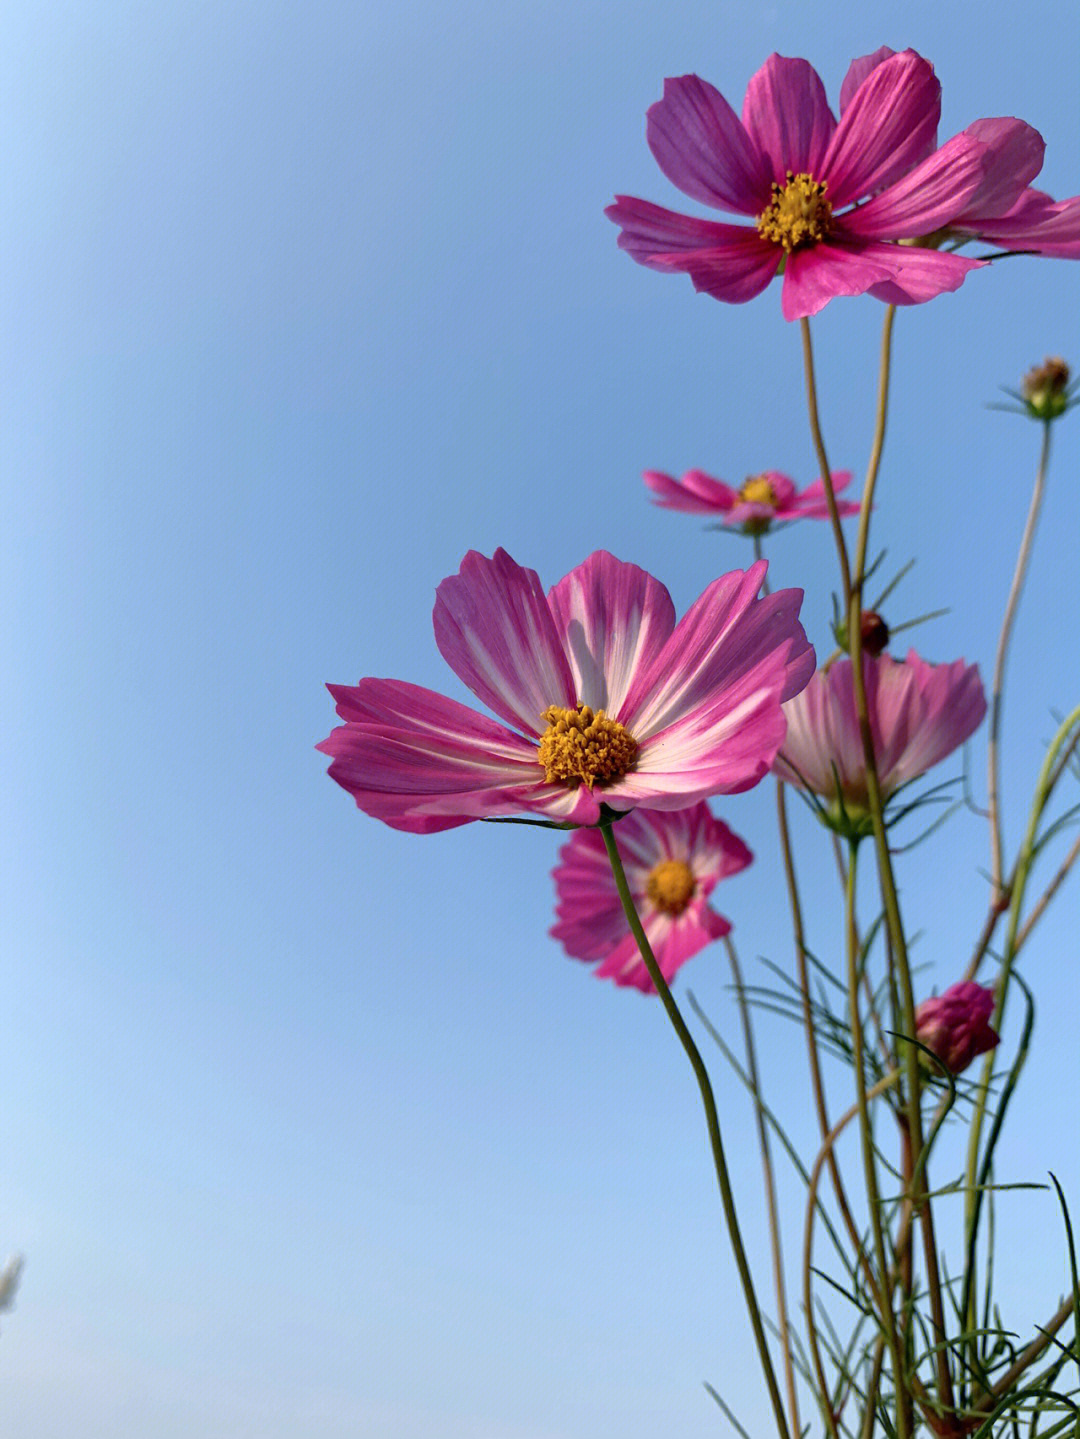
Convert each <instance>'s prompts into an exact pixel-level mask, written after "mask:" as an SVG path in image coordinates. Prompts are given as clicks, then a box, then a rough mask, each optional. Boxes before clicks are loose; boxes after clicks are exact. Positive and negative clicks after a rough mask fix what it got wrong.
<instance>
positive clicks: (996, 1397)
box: [974, 1295, 1075, 1414]
mask: <svg viewBox="0 0 1080 1439" xmlns="http://www.w3.org/2000/svg"><path fill="white" fill-rule="evenodd" d="M1074 1309H1075V1305H1074V1303H1073V1298H1072V1296H1071V1295H1070V1296H1069V1298H1068V1299H1066V1300H1065V1302H1064V1303H1063V1304H1062V1305H1061V1307H1060V1308H1059V1309H1058V1311H1057V1313H1056V1314H1054V1315H1053V1317H1052V1318H1050V1319H1049V1320H1047V1322H1046V1323H1045V1324H1042V1325H1040V1326H1039V1327H1040V1333H1039V1337H1038V1338H1037V1339H1033V1340H1032V1341H1031V1343H1030V1344H1029V1345H1028V1346H1027V1348H1026V1349H1025V1350H1023V1351H1022V1352H1021V1354H1020V1356H1019V1358H1018V1359H1017V1360H1016V1362H1015V1363H1014V1364H1010V1365H1009V1367H1008V1369H1006V1371H1005V1373H1004V1374H1003V1375H1002V1376H1001V1378H1000V1379H998V1380H997V1381H996V1383H995V1384H994V1386H993V1388H992V1389H991V1390H989V1392H988V1393H987V1394H985V1395H984V1396H983V1397H982V1398H981V1399H980V1400H979V1401H978V1403H977V1404H976V1405H975V1406H974V1407H975V1410H976V1411H977V1412H978V1413H979V1414H985V1413H988V1412H989V1411H990V1410H991V1409H993V1408H994V1407H995V1405H997V1404H998V1403H1000V1401H1001V1400H1002V1399H1003V1398H1004V1397H1005V1395H1007V1394H1008V1392H1009V1390H1010V1389H1011V1388H1012V1387H1013V1385H1014V1384H1015V1383H1016V1381H1017V1380H1018V1379H1019V1378H1020V1377H1021V1375H1023V1374H1024V1373H1025V1372H1026V1371H1027V1370H1028V1369H1030V1368H1031V1366H1032V1365H1033V1364H1034V1363H1035V1361H1036V1360H1037V1359H1038V1358H1039V1356H1040V1355H1042V1354H1045V1353H1046V1351H1047V1349H1049V1348H1050V1345H1051V1344H1052V1343H1053V1342H1054V1335H1055V1334H1056V1333H1057V1332H1058V1330H1059V1329H1060V1328H1061V1326H1062V1325H1063V1324H1064V1323H1065V1321H1066V1320H1067V1319H1068V1318H1069V1316H1070V1315H1071V1314H1072V1313H1073V1311H1074Z"/></svg>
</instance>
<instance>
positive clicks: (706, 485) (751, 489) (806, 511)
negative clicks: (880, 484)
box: [644, 470, 859, 535]
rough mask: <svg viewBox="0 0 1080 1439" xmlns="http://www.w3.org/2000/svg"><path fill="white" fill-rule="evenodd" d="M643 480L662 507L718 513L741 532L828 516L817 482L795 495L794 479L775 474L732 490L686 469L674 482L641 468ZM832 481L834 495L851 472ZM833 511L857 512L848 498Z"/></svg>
mask: <svg viewBox="0 0 1080 1439" xmlns="http://www.w3.org/2000/svg"><path fill="white" fill-rule="evenodd" d="M644 479H645V483H646V484H647V485H648V487H649V489H650V490H652V492H653V494H654V495H655V496H656V503H657V504H658V505H660V506H661V508H662V509H665V510H684V511H685V512H686V513H687V514H691V515H719V516H720V517H721V518H722V520H723V523H724V525H725V527H727V528H729V529H739V528H741V529H742V531H743V533H744V534H749V535H762V534H764V533H765V531H766V530H767V529H769V528H770V526H771V525H773V524H774V523H776V522H778V521H780V520H799V519H813V520H827V519H828V518H829V507H828V505H827V504H826V502H825V486H824V484H823V483H822V482H821V480H815V481H814V483H813V484H812V485H807V487H806V489H805V490H801V491H800V490H796V488H795V484H794V481H792V480H791V479H789V478H788V476H787V475H782V474H780V472H779V470H764V471H762V473H761V474H760V475H751V476H750V477H749V479H747V480H745V481H744V482H743V483H742V485H740V486H739V488H738V489H737V490H733V489H731V488H730V486H728V485H725V484H724V482H723V481H722V480H714V479H713V478H712V476H711V475H707V474H705V472H704V470H687V472H686V474H685V475H683V477H682V479H680V480H677V479H676V478H675V476H674V475H667V474H665V473H664V472H663V471H662V470H646V471H645V475H644ZM832 483H833V490H834V491H835V492H837V493H839V491H841V490H845V489H847V487H848V485H850V484H851V471H850V470H837V471H836V473H835V474H834V475H833V477H832ZM837 509H838V510H839V511H840V513H841V514H842V515H857V514H858V513H859V506H858V505H857V504H853V503H852V502H851V501H850V500H841V501H839V503H838V504H837Z"/></svg>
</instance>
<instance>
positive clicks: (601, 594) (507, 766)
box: [318, 550, 814, 833]
mask: <svg viewBox="0 0 1080 1439" xmlns="http://www.w3.org/2000/svg"><path fill="white" fill-rule="evenodd" d="M765 571H766V566H765V565H764V563H758V564H756V565H753V566H752V567H751V568H750V569H749V570H747V571H746V572H745V573H744V572H743V571H741V570H734V571H732V573H731V574H727V575H723V576H721V578H720V579H718V580H714V581H713V583H712V584H711V585H710V586H709V587H708V589H707V590H706V591H705V592H704V594H702V595H701V596H700V598H699V599H698V600H696V601H695V603H694V604H693V605H692V606H691V607H690V609H689V610H688V611H687V613H686V614H685V615H684V616H683V618H682V620H681V621H680V622H679V623H678V624H676V623H675V608H674V606H673V605H672V602H671V596H670V595H669V594H668V592H667V590H666V589H665V588H664V586H663V585H662V584H660V582H659V581H658V580H655V579H653V577H652V576H651V575H649V574H646V572H645V571H644V570H641V569H638V567H637V566H636V565H628V564H623V563H622V562H621V561H619V560H617V559H615V558H614V557H613V556H611V555H609V554H605V553H604V552H603V551H597V553H596V554H593V555H590V556H589V558H588V559H587V560H586V561H585V563H584V564H582V565H579V566H578V567H577V569H574V570H571V571H570V573H569V574H568V575H567V576H566V578H565V579H562V580H560V581H559V583H558V584H557V585H555V587H554V588H553V589H551V590H549V591H548V593H547V594H546V595H545V594H544V591H543V589H542V588H541V585H540V581H539V579H538V577H537V575H536V574H535V572H534V571H532V570H527V569H523V568H522V566H521V565H519V564H516V563H515V562H514V560H512V559H511V558H510V556H509V555H508V554H507V553H506V551H505V550H497V551H496V553H495V555H494V557H493V558H492V559H487V558H485V557H484V556H483V555H480V554H477V553H476V552H475V551H471V552H470V553H469V554H468V555H466V556H465V559H464V560H463V561H462V565H461V569H460V571H459V572H458V573H457V574H456V575H451V576H450V578H449V579H446V580H444V581H443V582H442V584H441V585H440V586H439V588H438V591H437V593H436V598H435V613H434V616H433V619H434V624H435V642H436V644H437V645H438V647H439V649H440V651H441V652H442V656H443V658H444V659H445V660H446V662H447V663H448V664H449V665H450V667H451V668H452V669H453V670H454V672H455V673H456V674H457V675H458V676H459V678H460V679H462V680H463V681H464V682H465V684H466V685H468V687H469V688H470V689H471V690H472V692H473V694H475V695H476V696H477V697H478V698H479V699H481V700H483V702H484V703H485V704H487V705H488V706H489V707H490V708H491V709H492V710H493V711H494V712H495V714H497V715H498V716H499V718H500V719H501V720H503V721H505V723H504V724H500V723H498V722H497V721H496V720H493V719H490V718H488V717H487V716H486V715H483V714H478V713H477V712H476V711H474V710H471V709H468V708H467V707H466V706H465V705H462V704H459V703H458V702H457V701H456V700H451V699H446V698H444V697H443V696H442V695H439V694H436V693H435V692H434V691H432V690H428V689H422V688H421V687H420V686H419V685H411V684H406V683H405V682H404V681H402V680H388V679H364V680H361V681H360V683H359V684H358V685H355V686H350V685H330V686H328V688H329V690H330V693H331V694H332V695H333V696H334V699H335V700H336V701H337V711H338V714H339V716H340V717H341V719H343V720H344V721H345V723H344V724H343V725H341V726H340V727H339V728H337V729H335V730H334V731H333V733H332V734H331V735H330V736H329V737H328V738H327V739H325V740H323V742H322V744H320V745H319V746H318V748H319V749H320V750H322V751H323V753H324V754H328V755H330V756H331V758H332V759H333V764H332V765H331V766H330V775H331V777H332V778H333V779H335V780H337V782H338V784H340V785H342V786H343V787H344V788H345V789H347V790H348V791H349V793H350V794H351V795H352V796H353V797H354V799H355V800H356V803H357V804H358V805H359V807H360V808H361V809H362V810H364V811H366V813H368V814H370V815H373V816H374V817H375V818H376V819H381V820H384V821H385V822H386V823H387V824H389V825H391V826H393V827H394V828H396V829H404V830H410V831H413V832H415V833H431V832H433V831H435V830H442V829H450V828H452V827H453V826H454V825H459V824H466V823H468V821H469V820H474V819H485V818H495V817H499V816H511V815H517V814H521V813H522V812H523V811H524V812H528V813H533V814H539V815H543V816H545V817H546V818H548V819H549V820H552V821H555V822H556V823H560V822H561V823H570V824H575V825H593V824H596V823H597V822H598V821H599V820H600V818H601V805H606V806H607V807H608V808H609V809H613V810H630V809H635V808H636V807H637V806H638V805H645V806H647V807H649V808H651V809H683V808H685V807H686V806H687V805H690V804H694V803H695V802H697V801H698V800H700V799H704V798H705V797H706V796H707V795H710V794H731V793H734V792H736V791H738V790H744V789H749V788H750V787H751V786H752V785H755V784H757V782H758V781H759V780H760V779H761V778H762V777H763V776H764V775H765V774H766V773H767V771H768V769H769V766H770V764H771V763H772V760H773V758H774V756H775V754H776V751H777V750H778V749H779V748H780V744H781V742H782V740H783V738H784V730H785V723H784V716H783V712H782V710H781V707H780V706H781V702H782V701H783V700H786V699H790V698H791V696H792V695H793V694H796V693H797V692H798V691H799V690H800V689H801V688H802V686H803V685H804V684H805V683H806V682H807V680H808V679H809V677H810V675H811V674H812V672H813V667H814V652H813V649H812V648H811V647H810V644H809V642H808V641H807V638H806V635H805V634H804V633H803V630H802V626H801V625H800V624H799V621H798V613H799V605H800V604H801V602H802V591H801V590H778V591H777V592H776V593H774V594H772V595H768V596H766V597H765V598H762V599H759V598H758V597H757V594H758V591H759V589H760V588H761V585H762V582H763V580H764V578H765ZM507 725H513V726H516V729H508V728H507Z"/></svg>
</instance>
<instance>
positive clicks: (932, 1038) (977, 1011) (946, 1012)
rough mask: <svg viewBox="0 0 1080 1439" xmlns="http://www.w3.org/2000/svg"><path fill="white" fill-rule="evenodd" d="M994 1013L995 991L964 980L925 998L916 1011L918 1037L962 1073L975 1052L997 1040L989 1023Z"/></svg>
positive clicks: (983, 1051)
mask: <svg viewBox="0 0 1080 1439" xmlns="http://www.w3.org/2000/svg"><path fill="white" fill-rule="evenodd" d="M993 1012H994V992H993V990H991V989H987V988H986V986H985V985H983V984H976V983H975V982H974V981H973V980H964V981H962V982H961V983H960V984H953V985H950V986H949V988H948V989H947V990H946V991H945V993H944V994H936V995H934V996H933V998H931V999H924V1000H923V1002H922V1003H921V1004H920V1005H919V1006H918V1008H917V1009H916V1010H915V1038H916V1039H917V1040H918V1041H919V1043H920V1044H922V1045H925V1047H926V1048H927V1049H928V1050H929V1051H930V1053H931V1054H933V1055H936V1056H937V1058H938V1059H940V1060H941V1062H942V1064H943V1065H944V1066H945V1068H946V1069H948V1070H949V1071H950V1072H951V1073H952V1074H960V1073H961V1071H962V1070H965V1069H966V1068H967V1067H968V1065H969V1064H970V1063H971V1061H972V1060H973V1059H974V1058H975V1057H976V1055H979V1054H986V1052H987V1051H988V1050H991V1049H993V1048H994V1046H995V1045H996V1044H997V1043H998V1039H999V1036H998V1034H997V1031H996V1030H994V1029H993V1028H992V1027H991V1025H990V1016H991V1015H992V1014H993Z"/></svg>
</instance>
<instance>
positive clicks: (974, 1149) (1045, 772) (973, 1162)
mask: <svg viewBox="0 0 1080 1439" xmlns="http://www.w3.org/2000/svg"><path fill="white" fill-rule="evenodd" d="M1077 725H1080V705H1077V706H1076V708H1075V709H1074V710H1073V711H1072V712H1071V713H1070V714H1068V715H1066V717H1065V719H1064V721H1063V722H1062V724H1061V725H1060V726H1059V728H1058V732H1057V734H1056V735H1055V736H1054V738H1053V740H1052V742H1051V744H1050V748H1049V749H1048V750H1047V751H1046V755H1045V757H1044V759H1043V762H1042V767H1041V769H1040V770H1039V779H1038V782H1037V784H1036V786H1035V798H1034V801H1033V802H1032V806H1031V814H1030V815H1029V817H1028V825H1027V832H1026V833H1025V835H1024V842H1023V844H1022V845H1021V846H1020V853H1019V854H1018V855H1017V857H1016V866H1015V869H1014V871H1013V882H1012V894H1011V896H1010V899H1009V923H1008V928H1007V930H1006V934H1005V946H1004V951H1003V954H1002V964H1001V977H1000V979H999V980H998V985H997V999H996V1002H995V1005H994V1013H993V1017H992V1020H991V1022H992V1024H993V1025H994V1028H995V1029H999V1030H1000V1027H1001V1020H1002V1016H1003V1015H1004V1013H1005V999H1006V995H1007V993H1008V988H1009V980H1010V978H1011V976H1012V970H1013V964H1014V963H1015V960H1016V955H1017V952H1018V950H1019V936H1020V913H1021V910H1022V908H1023V904H1024V893H1025V891H1026V889H1027V882H1028V877H1029V875H1030V874H1031V866H1032V865H1033V864H1034V862H1035V854H1036V850H1037V839H1038V830H1039V823H1040V821H1041V820H1042V815H1043V810H1044V809H1045V808H1046V804H1047V801H1048V800H1049V798H1050V794H1051V792H1052V790H1053V785H1054V780H1055V779H1056V777H1057V775H1058V773H1059V772H1060V771H1059V770H1058V767H1057V759H1058V755H1059V754H1060V752H1061V750H1062V748H1063V747H1064V746H1065V745H1067V744H1069V743H1070V740H1071V736H1072V732H1073V730H1074V729H1075V728H1076V726H1077ZM992 1074H993V1051H991V1052H990V1054H988V1055H987V1056H986V1059H985V1060H984V1061H983V1071H982V1080H981V1086H980V1090H979V1097H978V1099H977V1101H976V1104H975V1113H974V1115H973V1117H972V1121H971V1128H970V1130H969V1133H968V1152H967V1170H966V1183H965V1191H966V1192H965V1215H964V1219H965V1226H964V1227H965V1231H966V1242H967V1249H968V1254H969V1273H968V1274H967V1276H966V1278H965V1303H964V1313H965V1316H966V1318H967V1319H968V1321H969V1322H973V1319H972V1316H973V1312H974V1311H973V1309H972V1304H973V1299H972V1294H973V1290H974V1280H973V1276H972V1274H971V1272H970V1270H971V1265H972V1264H973V1262H974V1261H973V1258H971V1257H970V1256H973V1255H974V1244H975V1230H976V1228H977V1226H978V1222H979V1210H980V1207H981V1203H982V1190H981V1188H979V1187H978V1185H977V1180H978V1175H979V1170H980V1164H979V1149H980V1147H981V1144H982V1127H983V1122H984V1120H985V1117H986V1106H987V1101H988V1098H989V1093H990V1078H991V1075H992ZM1008 1092H1010V1093H1011V1089H1010V1090H1009V1091H1008ZM1005 1102H1006V1096H1005V1095H1003V1096H1002V1100H1001V1104H1004V1103H1005ZM1000 1107H1001V1105H1000V1104H999V1110H1000ZM987 1159H988V1156H987V1157H984V1159H983V1161H982V1166H981V1167H982V1169H983V1170H986V1169H987V1167H988V1165H987Z"/></svg>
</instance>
